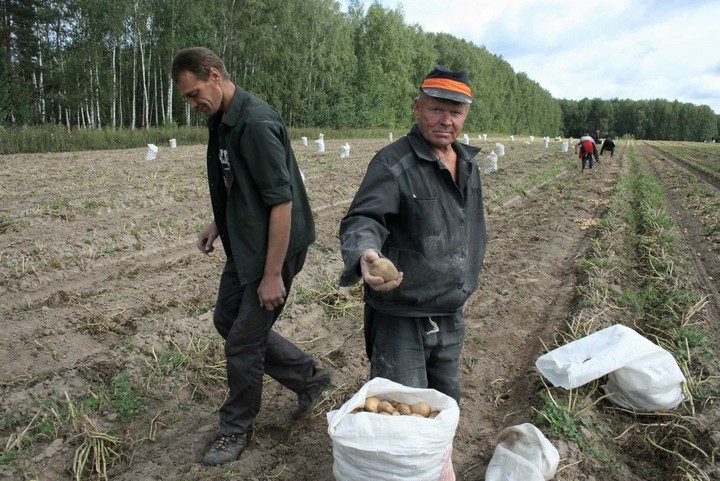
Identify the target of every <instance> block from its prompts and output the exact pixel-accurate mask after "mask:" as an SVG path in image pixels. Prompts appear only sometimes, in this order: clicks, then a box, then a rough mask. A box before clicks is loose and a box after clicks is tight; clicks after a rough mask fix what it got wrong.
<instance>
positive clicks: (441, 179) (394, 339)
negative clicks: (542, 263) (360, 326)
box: [340, 66, 486, 402]
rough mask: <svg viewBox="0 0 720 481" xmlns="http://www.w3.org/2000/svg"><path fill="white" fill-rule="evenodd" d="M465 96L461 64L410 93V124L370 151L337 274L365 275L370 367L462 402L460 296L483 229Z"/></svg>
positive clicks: (350, 278)
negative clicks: (379, 264) (390, 273)
mask: <svg viewBox="0 0 720 481" xmlns="http://www.w3.org/2000/svg"><path fill="white" fill-rule="evenodd" d="M471 102H472V97H471V91H470V87H469V85H468V79H467V72H466V71H464V70H463V71H459V72H453V71H450V70H447V69H445V68H443V67H439V66H438V67H437V68H435V69H434V70H432V71H431V72H430V73H429V74H428V75H427V77H426V78H425V79H424V81H423V82H422V85H421V87H420V92H419V94H418V95H417V97H416V98H415V100H414V101H413V113H414V115H415V119H416V122H417V123H416V125H415V126H414V127H413V128H412V130H411V131H410V133H409V134H408V135H406V136H405V137H403V138H401V139H399V140H397V141H396V142H394V143H392V144H390V145H389V146H387V147H385V148H384V149H382V150H381V151H379V152H378V153H377V155H376V156H375V157H374V158H373V159H372V161H371V162H370V165H369V166H368V170H367V173H366V175H365V178H364V179H363V181H362V183H361V185H360V188H359V190H358V192H357V194H356V196H355V198H354V200H353V201H352V203H351V205H350V207H349V209H348V212H347V214H346V215H345V217H344V218H343V220H342V222H341V224H340V244H341V251H342V256H343V260H344V263H345V267H344V270H343V272H342V275H341V278H340V284H341V285H344V286H349V285H353V284H354V283H356V282H357V281H358V280H360V279H362V280H363V281H364V283H365V326H364V327H365V346H366V351H367V355H368V357H369V358H370V364H371V377H384V378H388V379H390V380H393V381H396V382H399V383H401V384H405V385H407V386H412V387H420V388H426V387H429V388H434V389H437V390H438V391H440V392H443V393H445V394H447V395H448V396H451V397H452V398H454V399H455V400H456V401H458V402H459V400H460V380H459V372H458V361H459V356H460V350H461V347H462V343H463V338H464V335H465V323H464V319H463V306H464V304H465V301H466V300H467V299H468V297H469V296H470V294H472V293H473V291H475V289H476V288H477V285H478V275H479V273H480V269H481V267H482V264H483V258H484V255H485V238H486V232H485V217H484V213H483V200H482V189H481V184H480V174H479V170H478V165H477V161H476V158H475V156H476V155H477V153H478V152H479V150H480V149H478V148H476V147H471V146H468V145H464V144H462V143H460V142H458V141H457V140H456V138H457V136H458V135H459V134H460V132H461V131H462V127H463V124H464V122H465V118H466V117H467V113H468V109H469V106H470V103H471ZM379 257H384V258H387V259H389V260H391V261H392V262H393V263H394V264H395V266H396V267H397V269H398V270H399V271H400V272H401V274H400V276H399V277H398V278H397V279H394V280H392V279H391V280H389V281H386V280H384V279H383V278H382V277H379V276H374V275H372V274H371V273H370V269H371V265H372V263H373V262H374V261H375V260H376V259H378V258H379Z"/></svg>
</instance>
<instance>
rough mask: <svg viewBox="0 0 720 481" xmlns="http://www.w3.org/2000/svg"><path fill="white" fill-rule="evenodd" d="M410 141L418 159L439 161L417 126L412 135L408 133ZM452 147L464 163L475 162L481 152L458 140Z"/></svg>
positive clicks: (414, 126)
mask: <svg viewBox="0 0 720 481" xmlns="http://www.w3.org/2000/svg"><path fill="white" fill-rule="evenodd" d="M408 139H410V146H411V147H412V149H413V150H414V151H415V153H416V154H417V156H418V157H420V158H421V159H423V160H427V161H430V162H435V161H436V160H437V159H436V158H435V155H434V154H433V153H432V150H430V145H429V144H428V143H427V140H425V137H423V135H422V134H421V133H420V129H418V126H417V124H415V125H413V128H412V129H411V130H410V133H408ZM452 147H453V149H454V150H455V152H456V153H457V156H458V160H460V161H462V162H473V161H474V159H475V156H476V155H477V154H478V152H480V147H473V146H470V145H465V144H463V143H461V142H459V141H458V140H457V139H456V140H454V141H453V143H452Z"/></svg>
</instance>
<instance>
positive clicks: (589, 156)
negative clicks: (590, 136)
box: [582, 154, 593, 170]
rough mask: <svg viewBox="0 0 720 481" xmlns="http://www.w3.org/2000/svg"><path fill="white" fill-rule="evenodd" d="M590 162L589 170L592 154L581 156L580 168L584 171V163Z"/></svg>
mask: <svg viewBox="0 0 720 481" xmlns="http://www.w3.org/2000/svg"><path fill="white" fill-rule="evenodd" d="M588 161H589V162H590V168H591V169H592V168H593V154H583V157H582V168H583V170H584V169H585V163H586V162H588Z"/></svg>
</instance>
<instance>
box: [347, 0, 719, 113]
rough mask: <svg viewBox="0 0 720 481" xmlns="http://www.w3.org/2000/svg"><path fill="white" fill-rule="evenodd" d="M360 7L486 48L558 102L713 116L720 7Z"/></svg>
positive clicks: (651, 0) (462, 1)
mask: <svg viewBox="0 0 720 481" xmlns="http://www.w3.org/2000/svg"><path fill="white" fill-rule="evenodd" d="M360 2H361V3H362V4H363V5H364V7H365V11H367V8H368V7H369V6H370V5H371V4H372V3H379V4H381V5H382V6H383V7H385V8H386V9H391V10H395V9H399V10H400V11H402V12H403V16H404V18H405V23H406V24H408V25H416V24H417V25H419V26H420V27H422V29H423V31H425V32H444V33H448V34H450V35H453V36H454V37H457V38H462V39H465V40H467V41H469V42H472V43H473V44H475V45H477V46H485V48H486V49H487V50H488V51H489V52H490V53H491V54H494V55H498V56H501V57H502V58H503V59H504V60H505V61H507V62H508V63H509V64H510V65H511V66H512V68H513V70H514V71H515V72H525V73H526V74H527V76H528V77H529V78H530V79H532V80H534V81H535V82H537V83H538V84H539V85H540V86H541V87H542V88H543V89H545V90H547V91H548V92H550V94H551V95H552V96H553V97H555V98H558V99H560V98H564V99H572V100H581V99H583V98H600V99H605V100H607V99H612V98H619V99H632V100H643V99H666V100H669V101H674V100H678V101H679V102H684V103H685V102H687V103H693V104H696V105H709V106H710V108H711V109H712V110H713V111H714V112H715V113H716V114H718V115H720V1H718V0H605V1H602V2H595V3H589V2H581V1H577V0H573V1H571V0H453V1H446V0H405V1H399V0H360ZM339 3H340V5H341V8H342V9H343V11H347V4H348V2H347V0H341V1H340V2H339Z"/></svg>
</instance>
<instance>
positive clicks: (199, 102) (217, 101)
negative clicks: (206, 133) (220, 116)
mask: <svg viewBox="0 0 720 481" xmlns="http://www.w3.org/2000/svg"><path fill="white" fill-rule="evenodd" d="M221 80H222V76H221V75H220V72H218V71H217V70H216V69H214V68H212V69H210V75H209V76H208V79H207V80H200V79H198V78H197V76H196V75H195V74H194V73H192V72H188V71H184V72H181V73H180V75H178V80H177V88H178V90H179V91H180V94H181V95H182V96H183V97H185V98H186V99H187V101H188V103H189V104H190V108H191V109H195V110H197V111H198V112H200V113H201V114H203V115H205V116H206V117H208V116H210V115H212V114H214V113H215V112H217V111H218V109H220V106H221V105H222V100H223V91H222V89H221V88H220V81H221Z"/></svg>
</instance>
